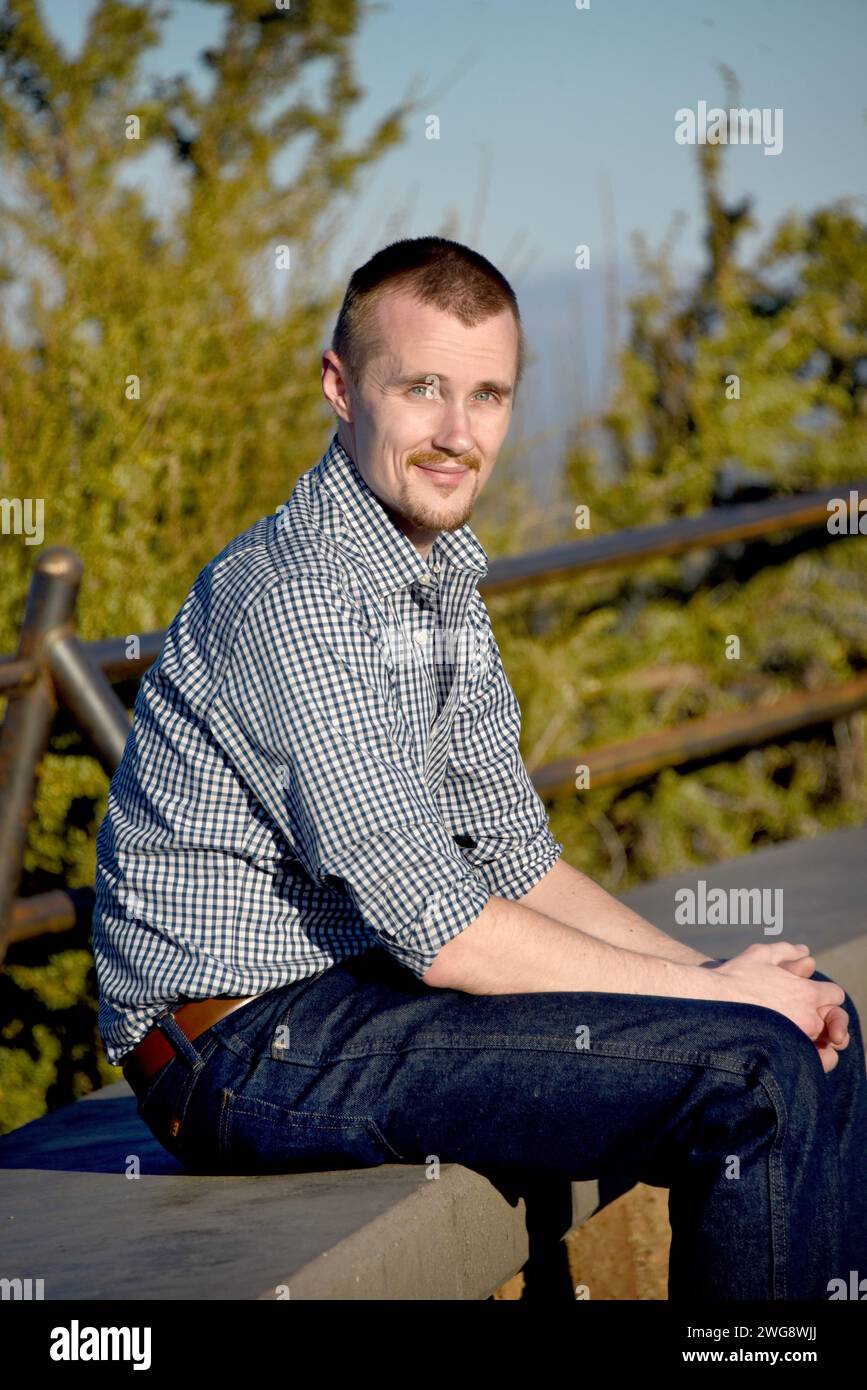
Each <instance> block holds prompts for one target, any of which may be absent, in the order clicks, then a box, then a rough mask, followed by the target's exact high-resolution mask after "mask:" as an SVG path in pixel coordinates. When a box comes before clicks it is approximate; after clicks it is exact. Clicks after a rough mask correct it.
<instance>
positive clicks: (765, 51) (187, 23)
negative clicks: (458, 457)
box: [40, 0, 867, 426]
mask: <svg viewBox="0 0 867 1390" xmlns="http://www.w3.org/2000/svg"><path fill="white" fill-rule="evenodd" d="M263 4H267V0H263ZM40 5H41V9H42V11H43V13H44V14H45V15H46V18H48V19H49V22H50V23H51V26H52V28H54V29H55V31H56V32H58V33H59V34H60V33H62V35H63V39H64V42H65V43H66V44H67V45H68V46H70V48H73V49H74V48H76V47H77V46H78V45H79V44H80V42H81V39H82V37H83V33H84V24H85V20H86V17H87V15H88V13H89V12H90V10H91V9H92V7H93V4H92V0H40ZM171 8H172V16H171V19H170V20H169V21H168V22H167V24H166V26H165V28H164V31H163V33H164V41H163V45H162V48H161V50H160V51H159V52H158V53H155V54H154V57H153V59H152V60H151V61H150V62H149V65H148V69H149V71H151V72H160V73H168V72H172V71H178V70H181V69H183V70H186V71H188V72H191V73H196V72H197V71H198V72H199V73H200V75H201V80H202V81H203V82H206V81H207V75H206V74H205V73H204V70H202V69H201V67H200V65H198V64H197V61H196V55H197V54H198V52H199V51H200V50H201V49H202V48H203V47H204V46H206V45H207V44H208V43H209V42H212V41H213V40H214V39H215V38H217V37H218V35H219V32H220V26H221V24H222V22H223V12H222V10H221V9H220V7H219V6H212V5H207V4H202V3H199V2H198V0H180V3H179V2H178V0H175V3H174V4H173V5H172V6H171ZM865 54H867V3H865V0H822V3H821V4H817V3H814V2H812V0H762V2H761V4H758V5H757V4H756V3H755V0H728V3H727V4H725V5H720V4H718V3H714V2H713V0H653V3H650V0H608V3H605V0H590V8H589V9H588V10H581V11H579V10H577V9H576V7H575V0H534V3H532V4H530V3H528V0H437V3H436V4H425V3H423V0H391V3H386V4H383V5H382V6H381V7H378V8H377V9H376V10H374V11H373V12H372V13H370V14H368V15H367V16H366V17H365V18H364V19H363V20H362V23H361V27H360V30H359V33H358V37H357V41H356V45H355V62H356V73H357V77H358V80H359V83H360V85H361V86H362V87H363V88H364V89H365V91H366V95H365V97H364V99H363V101H362V102H361V103H359V105H358V107H357V108H356V110H355V112H354V114H353V117H352V121H351V123H350V128H349V133H350V138H351V139H352V140H359V139H360V138H361V137H362V136H363V135H364V133H365V132H366V131H368V130H370V129H371V127H372V125H373V123H374V122H375V121H376V119H377V118H378V117H379V116H380V115H381V114H382V113H383V112H384V111H385V110H386V109H387V108H388V107H390V106H391V105H392V104H394V103H395V102H397V101H398V100H400V98H401V97H403V96H404V95H406V93H407V92H408V91H409V90H412V91H413V92H419V91H422V92H425V93H427V94H430V99H429V100H428V101H427V102H426V104H425V106H424V108H423V109H422V110H421V111H420V112H419V113H418V115H417V116H416V117H414V118H413V121H412V124H411V126H410V129H409V132H408V138H407V139H406V140H405V142H404V143H403V144H402V145H400V146H399V147H397V148H396V149H395V150H394V151H392V152H390V153H389V154H388V155H386V156H385V157H384V158H383V159H382V160H381V161H380V162H379V164H378V165H376V166H375V167H374V168H373V169H372V170H370V171H369V172H368V173H367V174H366V175H365V178H364V185H363V187H362V188H361V190H360V192H359V194H358V195H357V196H356V197H354V198H353V200H352V202H351V203H349V204H348V205H347V209H346V214H347V215H346V217H345V219H344V221H345V225H344V226H342V227H341V231H340V235H339V237H338V240H337V242H336V244H335V248H334V256H333V259H332V268H333V270H334V273H335V275H337V276H338V277H340V278H341V279H343V278H345V276H346V275H347V274H348V273H349V271H350V270H351V269H352V267H353V266H354V265H356V264H359V263H360V262H361V261H363V260H364V259H366V258H367V256H369V255H370V254H371V253H372V252H373V251H374V250H376V249H377V248H378V247H379V246H381V245H383V244H384V243H385V242H387V241H389V240H393V239H395V237H397V236H400V235H406V236H418V235H422V234H425V233H432V232H442V231H443V230H444V218H445V217H446V216H449V215H455V216H456V217H457V223H456V225H455V227H454V230H453V235H455V236H456V237H457V238H458V239H459V240H464V241H467V242H468V243H469V244H471V245H473V246H474V247H475V248H476V249H477V250H479V251H481V252H482V253H483V254H484V255H486V256H488V257H489V258H490V259H491V260H492V261H494V262H495V264H497V265H498V266H499V268H500V269H501V270H502V271H503V272H504V274H506V275H507V276H508V277H509V278H510V279H511V280H512V282H513V284H514V286H515V289H516V292H517V293H518V297H519V301H520V302H521V304H522V308H523V310H524V314H525V318H526V321H527V328H528V332H529V334H530V338H531V343H532V344H533V346H534V347H535V348H536V350H537V351H538V352H539V353H540V354H541V359H542V363H543V369H544V370H543V377H544V379H542V378H540V379H539V382H538V386H537V387H536V388H534V390H533V392H532V394H533V395H534V396H535V397H536V406H537V414H538V413H539V412H541V415H540V416H539V419H538V420H537V419H535V418H534V422H533V423H534V426H535V425H538V423H539V422H540V420H541V422H542V423H544V422H545V421H546V420H547V421H549V422H562V420H563V418H564V411H569V410H571V409H573V408H574V405H575V404H576V401H577V400H578V399H579V398H580V399H584V400H589V401H593V400H596V399H597V397H598V393H599V391H600V389H602V388H603V387H604V378H603V374H602V373H603V365H602V364H603V363H604V359H605V342H604V304H605V285H606V277H607V276H608V275H609V274H610V273H611V272H612V270H616V274H617V279H618V284H619V287H620V290H621V291H624V290H626V291H628V290H629V289H630V287H631V285H632V283H633V274H632V270H631V265H632V260H633V256H632V248H631V240H630V239H631V236H632V234H633V233H634V232H635V231H641V232H643V233H644V235H645V236H646V237H647V238H648V240H649V243H650V245H651V247H652V248H656V247H658V246H659V244H660V243H661V241H662V240H663V238H665V237H666V235H667V234H669V233H670V232H671V229H672V221H673V219H674V217H675V215H676V214H683V215H684V216H685V218H686V221H685V224H684V226H683V228H682V230H681V231H680V232H679V234H678V237H677V240H676V243H675V247H676V260H677V262H678V264H679V265H680V266H681V267H682V268H683V269H684V270H686V269H688V268H689V267H690V266H694V265H696V264H698V263H699V262H700V260H701V230H702V223H701V218H700V212H699V185H698V179H697V174H696V152H695V150H694V149H693V148H690V147H689V146H682V145H678V144H677V143H676V141H675V139H674V131H675V115H674V113H675V111H676V110H677V109H678V108H681V107H691V108H692V109H695V108H696V106H697V103H698V102H699V101H705V102H707V103H708V105H709V106H713V105H718V106H721V107H725V108H728V107H729V105H730V104H733V103H731V102H730V98H729V93H728V91H727V89H726V86H725V83H724V79H723V75H722V72H721V70H720V68H721V65H725V67H726V68H728V69H730V70H731V71H732V72H733V73H734V74H735V76H736V78H737V81H738V83H739V99H738V101H737V102H736V103H734V104H738V105H742V106H747V107H759V108H770V109H772V110H773V109H775V108H782V111H783V149H782V152H781V153H780V154H778V155H766V154H765V153H764V150H763V149H762V147H761V146H758V145H741V146H731V147H729V149H728V150H727V151H726V158H725V160H724V174H723V179H724V187H725V190H726V193H727V195H728V196H729V197H731V198H737V197H740V196H741V195H744V194H751V195H752V196H753V197H754V199H755V203H754V215H755V216H756V217H757V219H758V222H759V233H758V237H753V238H751V239H745V241H744V250H745V251H746V252H749V251H750V250H751V249H752V248H753V247H754V245H755V244H756V241H757V240H761V239H763V237H764V235H766V234H767V232H768V230H769V229H770V228H771V227H772V226H773V225H774V223H775V222H776V221H778V219H779V218H780V217H782V216H783V215H784V214H785V213H787V212H789V211H794V210H798V211H803V212H809V211H810V210H812V209H813V208H815V207H817V206H819V205H821V204H826V203H829V202H832V201H834V200H836V199H838V198H840V197H843V196H852V197H855V198H858V199H860V202H858V203H857V204H856V208H857V209H858V211H859V213H860V215H861V216H862V217H863V216H864V215H865V212H867V209H865V193H867V188H865V178H864V175H865V170H867V118H865V113H867V90H865V83H864V76H863V74H864V60H865ZM311 91H312V92H313V93H315V88H313V87H311ZM430 114H434V115H436V116H437V117H438V118H439V122H440V139H439V140H428V139H426V138H425V116H427V115H430ZM157 170H158V164H157V162H156V161H153V162H152V164H151V166H150V168H149V167H148V161H147V160H145V161H143V162H142V177H143V178H145V179H146V180H150V181H151V182H152V183H153V184H154V185H156V182H157V178H158V172H157ZM401 209H406V216H405V217H404V219H403V220H401V221H397V222H396V221H394V220H392V219H393V218H395V217H396V216H397V215H398V214H399V213H400V211H401ZM579 243H587V244H588V245H589V246H590V248H591V269H590V271H578V270H576V269H575V268H574V248H575V246H576V245H577V244H579ZM576 354H577V357H578V358H580V359H581V360H582V361H583V363H584V367H583V369H582V373H581V382H580V389H578V388H577V387H576V385H575V370H574V364H575V361H576ZM530 379H531V378H528V384H529V381H530ZM528 394H530V393H529V392H528ZM546 397H547V398H546Z"/></svg>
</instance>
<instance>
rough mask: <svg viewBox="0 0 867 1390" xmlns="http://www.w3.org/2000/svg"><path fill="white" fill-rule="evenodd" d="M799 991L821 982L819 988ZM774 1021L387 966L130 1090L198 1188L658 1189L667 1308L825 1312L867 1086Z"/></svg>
mask: <svg viewBox="0 0 867 1390" xmlns="http://www.w3.org/2000/svg"><path fill="white" fill-rule="evenodd" d="M813 978H814V979H818V980H826V979H827V978H828V977H827V976H825V975H822V974H820V973H818V972H817V973H816V974H815V975H814V976H813ZM843 1007H844V1008H846V1009H847V1010H848V1013H849V1020H850V1021H849V1031H850V1042H849V1046H848V1047H847V1048H846V1049H845V1050H844V1051H843V1052H841V1053H840V1054H839V1061H838V1063H837V1066H836V1067H835V1068H834V1070H833V1071H831V1072H829V1073H827V1074H826V1073H825V1072H824V1071H823V1069H822V1064H821V1062H820V1060H819V1056H818V1053H817V1051H816V1049H815V1046H814V1045H813V1043H812V1042H811V1041H810V1039H809V1038H807V1037H806V1035H805V1034H804V1033H802V1032H801V1030H800V1029H799V1028H798V1027H796V1025H795V1024H794V1023H792V1022H790V1021H789V1020H788V1019H787V1018H785V1017H784V1016H783V1015H782V1014H779V1013H777V1012H776V1011H775V1010H772V1009H767V1008H763V1007H760V1006H757V1005H752V1004H728V1003H716V1002H714V1001H710V1000H700V999H672V998H663V997H658V996H655V995H633V994H606V993H601V992H592V991H590V992H585V991H580V992H575V991H568V990H563V991H553V992H545V993H539V994H523V993H522V994H499V995H472V994H466V993H463V992H462V991H459V990H451V989H433V988H431V987H430V986H428V985H425V984H424V983H423V982H422V981H420V980H418V979H417V978H416V977H415V976H414V975H413V974H412V973H411V972H410V971H408V970H406V969H405V968H404V967H403V966H401V965H400V964H399V963H398V962H397V961H395V959H394V958H393V957H391V956H389V955H388V953H387V952H385V951H384V950H382V949H380V948H376V949H374V950H372V951H370V952H368V953H367V954H366V955H364V956H361V957H356V958H353V959H351V960H348V961H344V962H342V963H341V964H340V965H338V966H333V967H332V968H331V969H329V970H326V971H325V972H324V973H323V974H320V975H318V976H317V977H315V978H314V979H306V980H301V981H298V982H296V983H294V984H289V985H285V986H282V987H281V988H279V989H275V990H272V991H269V992H268V993H267V994H264V995H261V996H260V997H259V998H257V999H255V1000H253V1001H252V1002H251V1003H249V1004H245V1005H243V1006H242V1007H241V1008H239V1009H236V1010H235V1012H234V1013H232V1014H229V1015H228V1016H227V1017H226V1018H224V1019H221V1020H220V1022H219V1023H217V1024H215V1025H214V1027H212V1028H209V1029H208V1030H207V1031H206V1032H205V1033H202V1034H201V1035H200V1036H199V1037H198V1038H196V1039H195V1041H194V1042H190V1041H189V1040H188V1039H187V1038H186V1037H185V1036H184V1034H183V1033H182V1032H181V1030H180V1028H179V1027H178V1024H177V1022H176V1021H175V1019H174V1018H173V1016H172V1015H171V1013H169V1014H166V1015H163V1017H162V1018H161V1020H160V1027H161V1028H162V1029H163V1031H164V1033H165V1034H166V1036H167V1037H168V1038H169V1040H170V1041H171V1042H172V1043H173V1044H174V1045H175V1046H176V1048H177V1050H178V1054H179V1055H178V1056H177V1057H175V1058H173V1059H172V1060H171V1061H170V1062H168V1063H167V1064H166V1065H165V1066H164V1067H163V1068H162V1070H161V1071H159V1072H158V1073H156V1075H155V1076H153V1077H151V1078H150V1079H149V1080H148V1081H147V1082H146V1083H145V1085H144V1086H143V1087H142V1088H141V1089H140V1093H139V1095H138V1100H139V1113H140V1115H141V1116H142V1118H143V1120H144V1121H145V1122H146V1124H147V1125H148V1127H149V1129H150V1130H151V1132H152V1133H153V1134H154V1135H155V1136H156V1138H157V1139H158V1140H159V1142H160V1143H161V1144H162V1145H163V1146H164V1148H166V1149H167V1150H168V1151H169V1152H170V1153H172V1154H173V1155H175V1156H176V1157H177V1158H178V1159H180V1160H181V1162H182V1163H184V1164H185V1165H186V1166H187V1167H189V1168H190V1169H192V1170H193V1171H196V1172H212V1173H214V1172H219V1173H225V1172H234V1173H243V1172H256V1173H260V1172H291V1171H310V1170H314V1169H326V1170H330V1169H336V1168H364V1167H371V1166H377V1165H379V1164H382V1163H411V1164H425V1163H428V1162H430V1161H431V1160H432V1159H433V1158H434V1157H436V1158H438V1159H439V1160H440V1162H441V1163H461V1164H463V1165H465V1166H466V1167H468V1168H472V1169H474V1170H476V1171H478V1172H481V1173H483V1174H486V1175H488V1176H490V1175H491V1174H492V1173H495V1174H497V1175H498V1176H499V1177H501V1178H502V1177H505V1179H506V1180H508V1179H509V1177H510V1175H511V1176H513V1177H515V1178H516V1179H517V1178H529V1179H531V1180H533V1181H534V1182H536V1183H538V1182H543V1183H544V1182H546V1181H547V1182H550V1179H551V1178H557V1179H568V1180H570V1181H577V1180H582V1179H594V1178H595V1179H598V1180H599V1181H600V1185H602V1184H603V1183H604V1184H605V1185H606V1186H610V1187H611V1189H612V1190H613V1191H614V1194H615V1195H617V1193H619V1192H623V1191H626V1190H627V1189H628V1188H629V1187H631V1186H632V1185H633V1184H634V1183H636V1182H643V1183H649V1184H651V1185H653V1186H657V1187H667V1188H668V1189H669V1219H670V1223H671V1233H672V1239H671V1255H670V1263H669V1299H671V1300H687V1299H692V1300H695V1299H705V1300H718V1299H743V1300H753V1299H788V1300H796V1299H809V1300H825V1299H827V1298H828V1296H829V1294H828V1282H829V1280H831V1279H837V1278H842V1279H843V1280H844V1281H845V1283H846V1284H847V1286H848V1284H849V1277H850V1273H849V1272H850V1270H857V1271H859V1277H861V1278H863V1277H864V1276H867V1078H865V1061H864V1047H863V1041H862V1037H861V1028H860V1023H859V1019H858V1016H857V1013H856V1011H855V1008H854V1006H853V1004H852V1001H851V1000H850V999H849V998H848V996H847V998H846V1001H845V1003H844V1006H843Z"/></svg>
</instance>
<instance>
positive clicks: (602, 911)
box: [520, 857, 714, 966]
mask: <svg viewBox="0 0 867 1390" xmlns="http://www.w3.org/2000/svg"><path fill="white" fill-rule="evenodd" d="M520 902H521V903H522V905H523V906H524V907H529V908H532V909H533V911H534V912H540V913H542V914H543V915H544V916H546V917H550V918H553V920H554V921H556V922H561V923H563V925H564V926H567V927H576V928H578V930H579V931H582V932H584V933H585V934H586V935H588V936H593V937H596V938H597V939H598V940H600V941H606V942H607V943H608V944H609V945H610V946H620V947H622V948H624V949H625V950H628V951H638V952H640V953H641V954H643V955H647V956H657V957H660V958H662V959H664V960H670V961H676V962H677V963H679V964H681V965H693V966H695V965H701V964H703V963H704V962H706V961H711V960H714V957H713V956H708V955H706V954H705V953H704V952H703V951H694V950H693V949H692V947H690V946H684V945H683V943H682V942H680V941H675V940H674V938H673V937H671V936H667V935H666V933H665V932H663V931H659V929H658V928H657V927H654V926H653V925H652V924H651V923H650V922H648V921H646V920H645V918H644V917H640V916H639V915H638V913H637V912H633V911H632V909H631V908H628V907H626V906H624V904H623V903H620V902H618V901H617V899H616V898H614V897H612V896H611V894H610V893H607V892H606V891H605V889H604V888H601V887H600V886H599V884H598V883H594V881H593V879H592V878H588V877H587V875H586V874H582V873H581V871H580V870H579V869H574V868H573V867H572V865H571V864H567V863H566V860H565V859H563V858H562V857H561V858H560V859H558V860H557V862H556V864H554V865H553V867H552V868H551V869H549V871H548V873H547V874H545V876H544V878H542V879H540V880H539V882H538V883H537V884H535V885H534V887H533V888H531V889H530V891H529V893H525V894H524V896H523V897H522V898H521V899H520Z"/></svg>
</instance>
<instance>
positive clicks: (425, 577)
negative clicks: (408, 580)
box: [418, 573, 431, 584]
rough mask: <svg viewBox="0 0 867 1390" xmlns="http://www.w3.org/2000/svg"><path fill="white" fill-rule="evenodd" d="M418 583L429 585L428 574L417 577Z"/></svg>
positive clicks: (429, 577)
mask: <svg viewBox="0 0 867 1390" xmlns="http://www.w3.org/2000/svg"><path fill="white" fill-rule="evenodd" d="M418 582H419V584H430V583H431V576H430V575H429V574H427V573H425V574H420V575H419V577H418Z"/></svg>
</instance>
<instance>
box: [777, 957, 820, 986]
mask: <svg viewBox="0 0 867 1390" xmlns="http://www.w3.org/2000/svg"><path fill="white" fill-rule="evenodd" d="M776 964H778V965H779V967H780V969H781V970H788V972H789V974H790V975H800V977H801V979H802V980H809V978H810V976H811V975H814V974H815V973H816V959H815V956H810V955H806V956H800V957H799V958H798V959H797V960H781V961H777V962H776Z"/></svg>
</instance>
